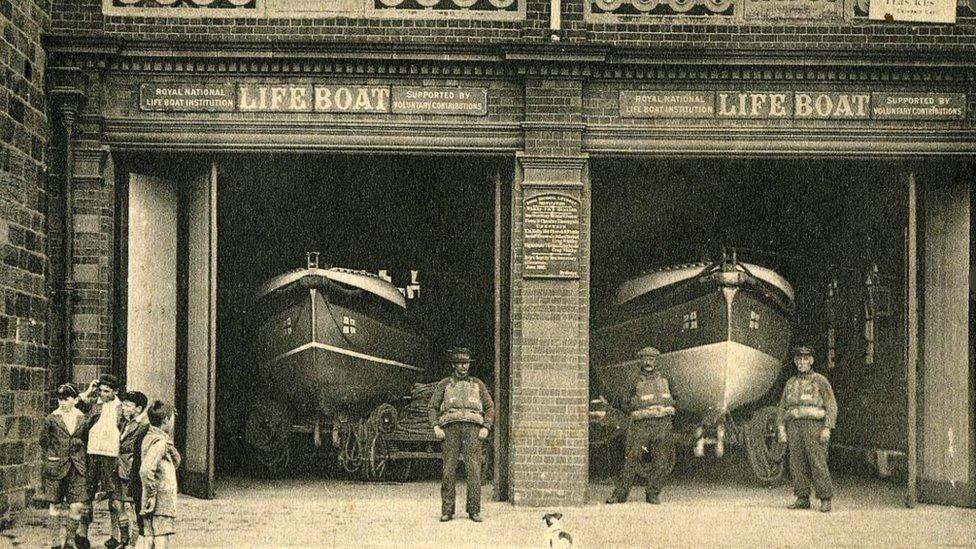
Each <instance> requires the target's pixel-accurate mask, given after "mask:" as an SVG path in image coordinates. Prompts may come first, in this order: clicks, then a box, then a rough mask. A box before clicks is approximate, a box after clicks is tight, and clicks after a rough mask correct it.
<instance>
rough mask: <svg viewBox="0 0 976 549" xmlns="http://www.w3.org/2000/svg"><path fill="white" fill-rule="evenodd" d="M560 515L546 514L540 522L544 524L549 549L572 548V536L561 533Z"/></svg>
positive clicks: (561, 518) (561, 516)
mask: <svg viewBox="0 0 976 549" xmlns="http://www.w3.org/2000/svg"><path fill="white" fill-rule="evenodd" d="M562 520H563V515H562V513H546V514H544V515H542V522H544V523H546V541H548V542H549V547H551V548H560V549H568V548H570V547H572V546H573V536H571V535H569V534H568V533H566V532H564V531H563V523H562Z"/></svg>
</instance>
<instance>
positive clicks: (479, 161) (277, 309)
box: [114, 153, 514, 497]
mask: <svg viewBox="0 0 976 549" xmlns="http://www.w3.org/2000/svg"><path fill="white" fill-rule="evenodd" d="M513 169H514V167H513V164H512V162H511V161H510V160H508V161H505V160H499V159H496V158H491V157H482V156H461V155H452V156H429V155H419V154H418V155H392V154H390V155H386V154H368V155H367V154H352V153H349V154H326V153H314V154H309V153H303V154H216V155H203V154H200V155H163V154H139V153H133V154H125V153H116V154H115V155H114V170H115V182H116V188H117V189H118V192H117V210H118V212H117V214H118V215H117V219H118V220H119V221H118V223H119V227H118V229H119V230H118V232H117V234H119V235H120V237H119V243H118V246H117V248H118V259H119V262H118V264H119V265H120V266H121V269H120V272H119V276H118V278H117V284H116V291H117V293H118V303H120V304H122V306H121V307H119V314H117V315H116V322H117V326H116V330H117V333H118V334H119V335H120V338H119V339H120V343H119V345H117V349H116V359H117V360H118V361H119V364H120V370H121V372H124V377H125V378H126V382H127V385H128V387H130V388H132V389H136V390H143V391H144V392H146V393H147V395H148V396H149V397H150V399H153V398H162V399H164V400H169V401H174V402H176V403H177V406H178V410H179V414H180V416H181V417H182V418H183V421H182V422H180V423H179V425H178V432H177V434H176V438H177V443H178V445H179V446H180V447H181V449H185V451H186V456H187V461H186V463H187V467H186V471H185V474H184V476H185V478H184V482H183V486H184V487H185V489H186V491H187V492H188V493H192V494H195V495H200V496H203V497H212V496H213V486H214V478H215V476H217V475H238V474H252V473H254V472H261V473H267V472H268V467H266V466H268V465H269V463H270V464H271V465H273V466H275V467H276V468H277V473H278V474H282V472H283V471H284V473H283V474H298V475H304V474H320V473H321V474H328V475H332V474H343V475H346V474H349V473H348V469H349V467H345V469H346V471H343V468H342V467H338V466H336V465H335V464H336V462H337V461H336V460H337V459H338V454H339V453H341V452H346V458H349V457H350V456H352V457H353V458H354V459H358V460H360V461H362V463H361V465H362V467H363V469H362V470H361V471H358V472H353V473H352V474H353V475H359V474H365V475H366V476H367V477H374V476H377V475H376V472H377V471H376V462H375V459H376V455H374V454H376V453H377V452H380V454H381V456H386V457H390V456H392V455H393V454H394V452H395V451H396V450H397V449H396V448H389V447H386V448H379V449H378V450H377V449H376V448H371V447H370V445H369V444H368V442H369V441H368V440H364V441H359V443H360V446H359V449H358V450H356V449H355V448H354V449H353V450H356V451H359V452H360V454H358V455H353V454H350V452H351V450H350V448H349V447H347V446H345V445H342V446H340V447H339V448H336V447H335V437H336V435H337V431H336V430H335V429H334V427H335V425H334V424H330V423H329V421H330V420H342V421H352V422H355V421H356V420H357V419H358V418H357V417H356V414H362V415H364V416H368V417H369V418H370V419H371V420H372V419H377V418H373V417H372V416H373V415H375V414H372V412H373V411H375V409H376V403H375V402H372V400H370V401H369V408H368V409H364V408H362V407H356V406H350V407H349V408H348V409H343V410H336V409H332V408H329V407H328V406H326V405H323V409H321V410H318V412H319V413H315V412H316V410H314V409H310V408H308V407H302V406H300V405H299V406H297V407H296V406H294V403H295V402H296V401H297V398H293V397H309V396H311V397H312V398H311V401H312V402H315V395H316V394H318V393H319V392H323V391H325V392H328V391H330V390H333V388H331V387H329V386H321V385H320V386H317V385H316V382H317V380H315V379H308V375H309V372H308V371H303V370H301V368H299V367H298V365H297V364H296V363H295V362H289V361H288V360H281V361H277V358H280V357H273V358H275V359H276V362H275V365H276V367H279V368H280V369H279V370H274V371H269V369H268V364H262V360H263V359H264V358H266V356H265V354H266V352H267V348H269V345H270V344H269V341H268V338H269V337H270V338H272V339H274V338H279V337H281V338H292V337H294V338H299V337H310V338H311V339H309V341H307V342H305V346H306V347H307V346H308V345H313V346H315V347H322V348H323V349H324V348H329V349H331V348H332V347H336V348H337V349H336V352H340V353H342V354H343V356H344V357H355V358H359V359H362V364H361V366H362V368H363V369H365V368H366V367H367V366H368V365H369V364H370V361H372V362H378V363H382V364H383V365H384V366H386V367H387V368H398V369H400V370H405V371H407V372H408V373H409V374H410V375H409V379H402V380H400V381H399V384H398V385H397V387H398V390H399V389H402V394H399V395H396V396H397V397H398V398H393V397H394V395H393V394H392V389H390V388H389V387H386V388H384V389H383V391H382V392H383V395H384V397H383V398H386V400H388V401H390V404H393V405H394V406H396V407H397V408H398V412H399V413H400V417H399V419H400V420H401V421H402V420H403V419H404V416H403V414H404V411H403V404H404V402H406V401H402V397H409V396H410V395H411V392H412V390H413V388H414V386H413V383H427V382H431V381H435V380H437V379H440V378H441V377H443V376H445V375H448V373H449V365H448V364H446V363H445V362H444V361H443V360H442V358H443V356H444V350H445V349H447V348H449V347H454V346H466V347H468V348H469V349H470V350H471V352H472V353H473V355H474V357H475V363H474V365H473V368H472V373H473V375H476V376H477V377H480V378H481V379H482V380H484V381H485V383H486V384H487V385H488V386H489V387H495V388H496V391H495V400H496V401H497V402H498V409H499V412H498V416H499V417H502V415H503V414H504V407H505V404H504V403H505V402H506V398H507V384H506V383H503V380H504V379H505V376H506V375H507V374H506V372H507V365H506V363H507V361H508V353H507V348H508V341H507V336H506V335H505V334H506V332H507V331H506V329H505V327H504V326H505V325H504V323H505V322H507V320H506V318H507V315H508V299H509V297H508V293H507V292H508V290H507V288H506V286H507V285H503V284H499V282H498V281H499V280H506V277H507V276H508V275H507V272H508V263H509V261H508V255H507V252H504V253H503V252H502V250H508V248H509V244H508V239H509V237H508V226H509V213H508V211H509V207H510V206H509V202H510V198H509V196H510V195H509V192H510V190H509V189H510V188H511V181H512V174H513ZM310 252H311V253H313V254H317V257H316V256H315V255H313V256H309V255H308V254H309V253H310ZM310 257H312V258H314V259H313V260H314V261H317V269H318V271H329V272H333V271H334V272H335V273H339V274H338V278H336V280H335V281H332V282H330V284H335V288H336V291H337V294H336V295H335V296H333V298H332V299H331V300H329V299H327V300H326V301H328V303H326V302H324V301H319V302H318V303H319V305H318V306H319V307H320V309H319V311H318V313H315V312H314V309H313V311H312V312H311V313H309V311H307V310H306V311H304V312H302V311H301V310H298V309H292V308H290V307H291V306H290V305H281V304H279V303H271V304H269V303H268V301H269V300H268V299H259V297H260V296H261V295H262V293H263V292H264V290H263V289H262V288H263V287H264V288H265V289H266V287H267V284H268V283H269V281H273V280H278V281H279V282H280V281H281V280H282V279H281V277H282V276H285V277H287V276H288V273H289V272H294V271H296V270H302V269H306V268H307V267H310V264H309V261H310V259H309V258H310ZM318 271H317V272H318ZM323 276H325V275H323ZM356 277H358V279H362V280H366V281H367V283H368V284H375V285H376V286H371V287H370V288H376V287H381V289H380V290H379V293H380V295H384V296H385V299H377V300H374V301H373V302H371V303H370V304H369V306H368V307H365V308H356V307H354V306H352V305H350V304H351V303H352V302H354V301H355V300H356V299H358V297H357V296H360V295H362V294H363V289H362V288H361V287H358V286H356V285H355V284H356V282H355V280H353V279H355V278H356ZM287 282H288V281H286V283H287ZM292 285H294V284H292ZM286 286H287V284H286ZM280 289H281V288H276V289H275V291H276V292H277V293H276V294H275V295H278V294H281V295H285V294H288V292H291V293H296V292H295V291H294V288H292V287H291V286H287V288H285V289H284V291H278V290H280ZM384 289H385V290H384ZM301 291H302V292H307V291H308V290H307V288H306V289H303V290H301ZM384 291H386V292H387V293H385V294H383V292H384ZM264 293H265V294H267V292H264ZM288 295H290V294H288ZM321 297H324V296H320V299H321ZM323 303H326V304H325V306H326V307H327V308H329V309H328V310H329V311H330V314H328V315H327V317H328V319H331V321H332V322H331V324H332V325H328V324H329V323H325V322H324V319H325V318H326V317H325V316H322V315H323V314H324V313H323V312H322V309H321V307H322V306H323ZM338 305H343V306H345V307H346V308H341V309H340V308H339V307H338ZM314 306H315V305H313V307H314ZM352 310H354V312H355V314H353V313H350V312H349V311H352ZM343 311H345V313H343ZM309 314H311V315H313V316H314V317H315V318H319V317H321V318H319V320H320V321H321V322H319V324H318V328H314V327H313V328H312V333H311V334H309V333H306V332H307V330H306V329H305V328H304V326H305V324H307V323H308V320H309V318H308V315H309ZM303 315H305V316H303ZM316 315H317V316H316ZM358 315H361V316H359V318H357V316H358ZM393 317H395V318H393ZM377 318H382V319H383V320H382V322H380V323H377ZM391 318H392V320H390V319H391ZM384 322H385V323H387V324H390V323H392V324H395V326H396V329H397V330H399V331H398V332H397V333H400V332H410V334H411V336H410V337H411V338H413V339H411V342H410V343H409V345H411V354H410V355H409V356H410V359H409V360H408V359H405V358H400V357H393V356H392V355H390V356H385V355H384V356H381V355H382V354H383V353H384V352H385V353H394V354H395V353H396V352H397V349H395V348H393V349H387V350H385V351H381V350H371V349H372V347H370V345H374V346H379V347H378V348H382V346H383V345H385V344H387V343H389V341H392V340H391V337H392V336H390V334H389V333H385V332H384V334H383V335H382V338H380V339H382V341H380V342H378V343H377V341H376V340H375V339H374V340H369V339H368V338H366V337H364V336H369V335H371V333H373V334H375V333H376V332H377V331H378V330H380V328H381V327H382V326H381V324H383V323H384ZM311 325H312V326H315V322H312V324H311ZM327 329H331V330H333V331H335V332H336V333H337V334H339V336H338V337H339V338H340V339H339V340H338V341H340V342H341V341H344V342H345V346H342V345H340V344H336V345H331V344H330V343H329V342H324V343H323V342H317V341H316V340H315V339H314V338H315V332H316V330H318V333H319V336H320V339H321V334H322V332H324V331H326V330H327ZM303 330H306V332H303ZM356 339H359V340H360V341H358V342H357V341H355V340H356ZM388 340H389V341H388ZM396 345H397V344H396V342H394V347H396ZM402 345H407V343H403V344H402ZM339 347H342V348H339ZM347 347H348V348H347ZM278 355H281V356H284V355H288V353H278ZM265 362H267V361H265ZM397 371H399V370H397ZM361 373H362V374H363V375H364V376H367V377H368V372H366V371H363V372H361ZM377 375H379V374H377ZM364 379H365V381H363V380H358V381H357V382H356V383H358V385H356V383H352V384H351V385H350V386H355V387H354V389H352V390H351V393H350V394H351V396H352V398H356V397H357V395H358V394H359V393H358V392H357V391H366V390H368V389H369V388H372V387H382V386H384V383H386V379H385V378H383V377H377V378H376V379H371V378H370V379H367V378H364ZM269 380H270V381H269ZM318 381H321V380H318ZM364 387H365V388H364ZM349 396H350V395H346V396H345V397H344V398H347V399H348V398H349ZM398 399H400V400H398ZM323 401H324V397H323ZM255 406H257V407H260V410H259V412H258V418H259V419H262V420H266V421H263V422H262V423H263V424H264V425H270V424H272V423H274V424H275V425H276V427H275V428H274V429H273V430H271V431H270V432H266V433H264V436H265V437H267V438H268V439H271V438H275V437H277V439H276V440H278V441H279V444H280V441H281V440H282V439H281V436H280V435H281V432H283V431H287V432H288V433H290V436H288V437H285V438H286V444H287V447H285V448H280V447H279V448H277V450H279V451H281V452H282V454H281V455H279V456H277V457H276V458H275V459H274V460H264V461H261V462H259V463H257V466H258V467H257V468H255V465H256V464H255V461H254V459H253V458H254V455H255V451H254V448H253V443H254V435H253V433H254V431H253V428H254V424H255V421H256V420H255V416H254V414H255V412H254V407H255ZM414 412H416V410H414ZM424 417H425V416H424ZM378 419H379V420H381V421H385V420H388V419H389V418H388V417H384V416H378ZM407 419H409V418H407ZM413 419H417V418H413ZM249 423H250V424H251V426H250V428H251V429H252V431H251V432H250V433H249V431H248V429H249V425H248V424H249ZM499 423H502V422H501V421H500V422H499ZM498 431H499V432H501V431H502V430H501V429H499V430H498ZM503 438H504V435H497V436H496V437H495V440H493V441H492V445H493V446H492V450H494V449H495V446H494V445H499V444H503V443H504V440H499V439H503ZM421 442H423V441H421ZM401 450H404V451H405V450H411V451H414V450H416V452H417V454H416V455H414V456H413V458H414V459H410V460H407V461H409V462H412V463H413V464H414V465H415V466H414V467H413V471H414V472H415V473H416V472H417V471H421V474H423V473H422V471H423V470H424V465H425V464H426V465H427V466H429V465H430V464H433V463H439V461H437V460H435V459H431V456H425V455H423V454H424V453H430V452H431V451H432V450H436V445H431V444H420V445H419V446H418V448H417V449H414V448H412V447H411V448H409V449H401ZM490 453H491V454H494V453H495V452H494V451H491V452H490ZM404 455H405V454H404ZM502 455H504V454H502ZM401 457H402V456H401ZM280 459H286V460H288V462H287V463H288V465H287V466H282V464H281V462H280V461H278V460H280ZM371 460H372V461H371ZM259 461H260V460H259ZM325 464H328V465H325ZM404 464H405V460H403V459H398V460H390V461H389V462H388V468H386V469H382V468H381V469H380V471H379V474H380V475H382V474H384V471H385V474H387V475H389V474H392V473H393V472H394V471H398V472H400V473H402V474H404V475H405V476H406V475H407V474H409V470H410V468H407V469H406V471H405V469H404V467H402V466H403V465H404ZM262 465H264V466H265V467H263V468H262V467H261V466H262ZM323 465H324V466H323ZM347 465H348V463H347ZM491 467H494V464H492V465H491ZM428 468H429V467H428ZM405 476H404V478H405Z"/></svg>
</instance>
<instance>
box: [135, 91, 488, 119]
mask: <svg viewBox="0 0 976 549" xmlns="http://www.w3.org/2000/svg"><path fill="white" fill-rule="evenodd" d="M139 108H140V109H141V110H144V111H163V112H206V111H240V112H283V113H284V112H295V113H300V112H315V113H354V114H356V113H358V114H366V113H375V114H439V115H463V116H484V115H486V114H488V92H487V90H486V89H485V88H449V87H421V86H375V85H335V84H318V83H312V84H171V83H164V84H159V83H153V84H142V86H141V87H140V90H139Z"/></svg>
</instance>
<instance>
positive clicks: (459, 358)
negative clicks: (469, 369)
mask: <svg viewBox="0 0 976 549" xmlns="http://www.w3.org/2000/svg"><path fill="white" fill-rule="evenodd" d="M447 360H448V361H449V362H451V363H458V362H471V351H470V350H468V348H467V347H455V348H453V349H448V351H447Z"/></svg>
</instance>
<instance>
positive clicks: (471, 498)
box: [427, 347, 495, 522]
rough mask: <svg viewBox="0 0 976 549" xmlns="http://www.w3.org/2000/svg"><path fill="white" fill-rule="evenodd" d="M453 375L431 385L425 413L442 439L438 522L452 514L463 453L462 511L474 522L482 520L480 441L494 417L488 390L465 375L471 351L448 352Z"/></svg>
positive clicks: (464, 349)
mask: <svg viewBox="0 0 976 549" xmlns="http://www.w3.org/2000/svg"><path fill="white" fill-rule="evenodd" d="M448 360H449V361H450V362H451V365H452V366H453V368H454V374H453V375H451V376H450V377H446V378H444V379H442V380H441V381H440V382H438V383H437V385H436V386H435V387H434V392H433V394H432V395H431V397H430V403H429V404H428V408H427V415H428V418H429V419H430V423H431V425H432V426H433V428H434V435H435V436H436V437H437V438H439V439H441V440H443V441H444V442H442V443H441V453H442V455H443V461H444V475H443V478H442V479H441V522H445V521H448V520H451V518H453V517H454V499H455V480H456V475H457V464H458V458H459V457H460V454H461V452H462V451H463V452H464V468H465V471H466V472H467V479H468V485H467V500H466V506H465V511H467V513H468V517H469V518H470V519H471V520H473V521H474V522H481V520H482V518H481V459H482V455H481V453H482V448H481V442H482V441H483V440H485V439H486V438H488V432H489V430H490V429H491V425H492V423H493V422H494V419H495V404H494V402H492V400H491V393H489V392H488V388H487V387H485V384H484V383H483V382H482V381H481V380H480V379H478V378H476V377H472V376H470V375H468V369H469V368H470V367H471V352H470V351H468V349H466V348H464V347H458V348H455V349H451V350H450V351H448Z"/></svg>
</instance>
